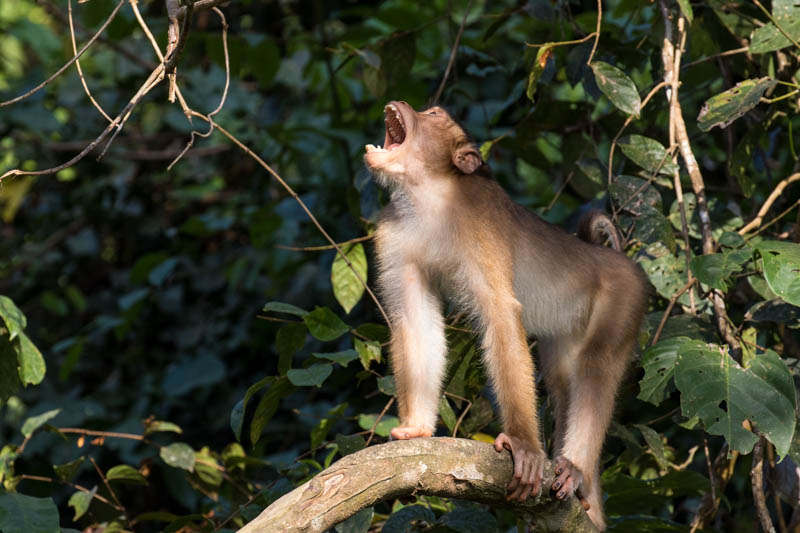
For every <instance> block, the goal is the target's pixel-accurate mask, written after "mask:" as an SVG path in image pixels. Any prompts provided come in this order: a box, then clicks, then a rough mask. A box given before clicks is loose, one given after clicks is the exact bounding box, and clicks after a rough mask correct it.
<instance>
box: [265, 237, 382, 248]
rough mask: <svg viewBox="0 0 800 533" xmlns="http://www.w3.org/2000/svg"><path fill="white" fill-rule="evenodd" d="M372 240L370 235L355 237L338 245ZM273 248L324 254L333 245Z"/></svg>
mask: <svg viewBox="0 0 800 533" xmlns="http://www.w3.org/2000/svg"><path fill="white" fill-rule="evenodd" d="M369 240H372V235H363V236H361V237H356V238H355V239H350V240H348V241H344V242H340V243H338V244H339V246H347V245H349V244H356V243H358V242H364V241H369ZM275 248H279V249H281V250H291V251H292V252H324V251H325V250H333V249H334V247H333V245H330V244H325V245H322V246H286V245H283V244H276V245H275Z"/></svg>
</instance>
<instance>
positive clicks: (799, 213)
mask: <svg viewBox="0 0 800 533" xmlns="http://www.w3.org/2000/svg"><path fill="white" fill-rule="evenodd" d="M799 205H800V200H797V201H796V202H795V203H793V204H792V205H790V206H789V207H787V208H786V209H785V210H784V211H783V212H782V213H781V214H780V215H778V216H776V217H775V218H773V219H772V220H770V221H769V222H767V223H766V224H764V225H763V226H761V227H760V228H758V230H756V232H755V233H753V234H752V235H748V236H747V237H745V238H744V240H745V241H749V240H750V239H752V238H753V237H755V236H756V235H759V234H760V233H762V232H764V231H765V230H766V229H767V228H769V227H770V226H772V225H773V224H775V223H776V222H777V221H779V220H780V219H782V218H783V217H785V216H786V215H788V214H789V213H790V212H792V210H793V209H794V208H795V207H797V206H799ZM798 216H799V217H800V211H798Z"/></svg>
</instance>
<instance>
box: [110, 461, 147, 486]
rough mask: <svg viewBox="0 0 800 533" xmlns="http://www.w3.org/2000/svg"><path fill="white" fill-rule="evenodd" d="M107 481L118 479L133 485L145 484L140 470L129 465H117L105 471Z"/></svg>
mask: <svg viewBox="0 0 800 533" xmlns="http://www.w3.org/2000/svg"><path fill="white" fill-rule="evenodd" d="M106 479H108V480H109V481H120V482H122V483H131V484H133V485H147V480H146V479H145V477H144V476H143V475H142V473H141V472H139V471H138V470H136V469H135V468H133V467H132V466H129V465H117V466H115V467H112V468H111V469H109V471H108V472H106Z"/></svg>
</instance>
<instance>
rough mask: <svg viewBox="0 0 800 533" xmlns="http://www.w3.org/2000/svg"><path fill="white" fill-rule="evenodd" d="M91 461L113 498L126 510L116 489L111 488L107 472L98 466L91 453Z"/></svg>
mask: <svg viewBox="0 0 800 533" xmlns="http://www.w3.org/2000/svg"><path fill="white" fill-rule="evenodd" d="M89 461H90V462H91V463H92V466H93V467H94V469H95V470H96V471H97V475H98V476H100V479H102V480H103V485H105V486H106V490H108V493H109V494H111V498H113V500H114V501H115V502H116V503H117V505H118V506H119V507H120V508H121V509H122V511H123V512H125V506H124V505H122V502H120V501H119V498H117V493H116V492H114V489H112V488H111V484H110V483H109V482H108V479H106V476H105V474H103V471H102V470H100V467H99V466H97V462H96V461H95V460H94V457H92V456H91V455H90V456H89Z"/></svg>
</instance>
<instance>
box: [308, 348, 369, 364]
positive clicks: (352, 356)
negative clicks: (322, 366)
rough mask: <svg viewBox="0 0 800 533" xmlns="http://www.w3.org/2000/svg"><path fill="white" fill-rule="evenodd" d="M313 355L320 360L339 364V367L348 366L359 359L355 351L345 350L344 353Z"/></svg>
mask: <svg viewBox="0 0 800 533" xmlns="http://www.w3.org/2000/svg"><path fill="white" fill-rule="evenodd" d="M312 355H313V356H314V357H317V358H319V359H327V360H328V361H333V362H334V363H339V365H341V366H347V365H348V364H349V363H350V361H354V360H356V359H358V352H357V351H355V350H344V351H343V352H333V353H316V352H315V353H313V354H312Z"/></svg>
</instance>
